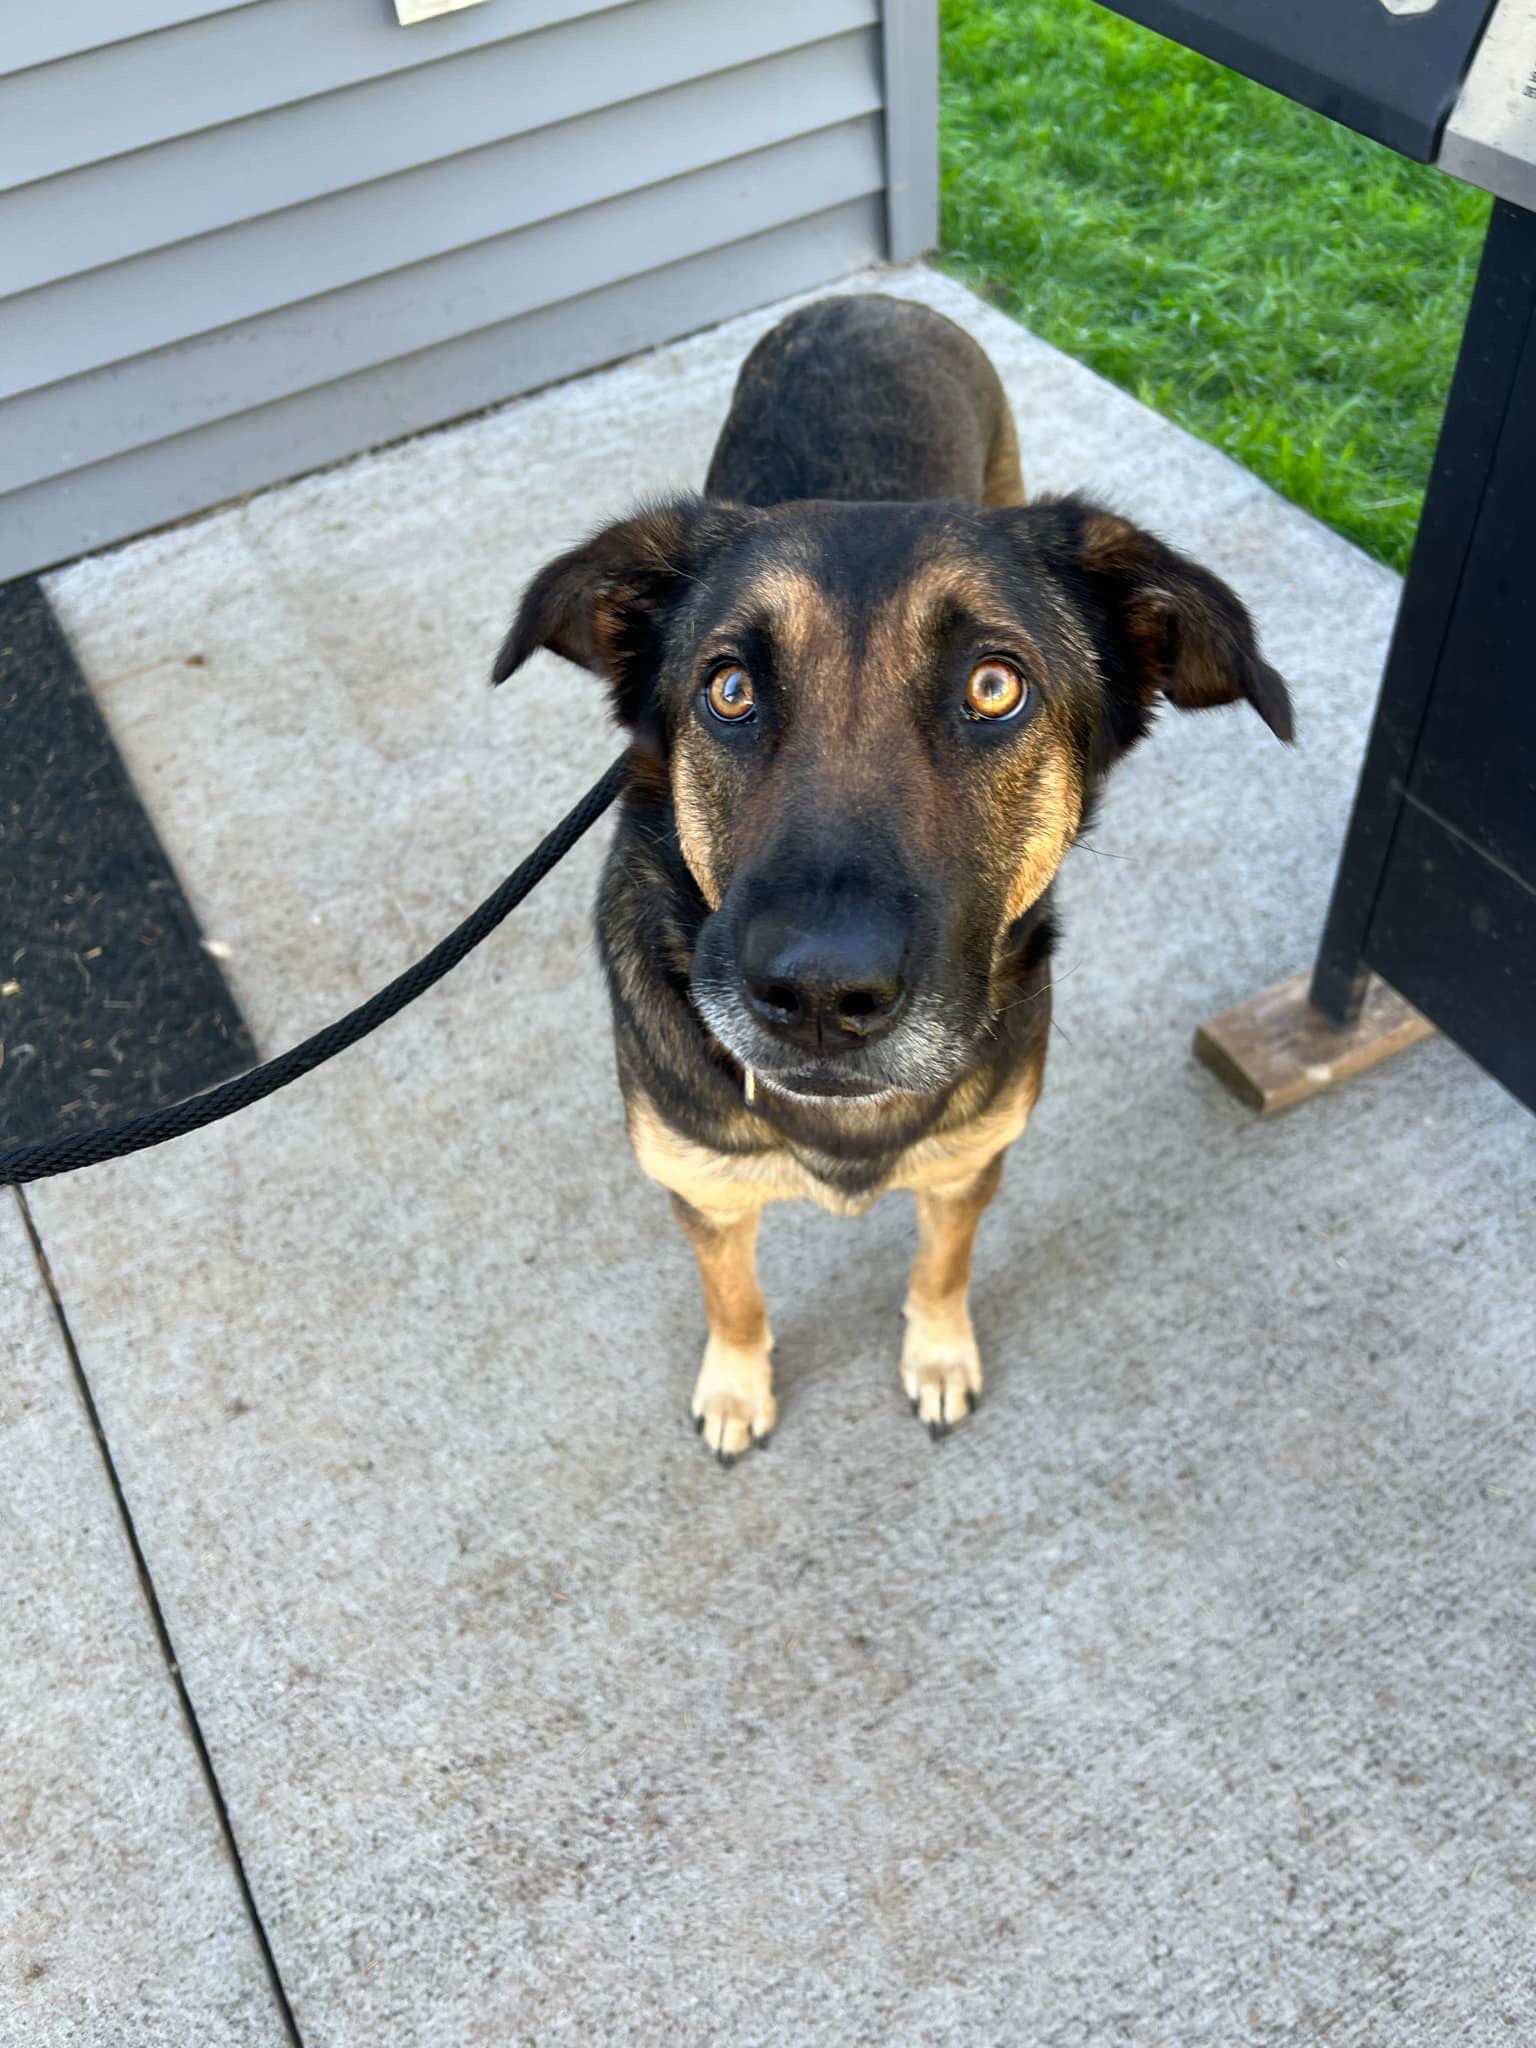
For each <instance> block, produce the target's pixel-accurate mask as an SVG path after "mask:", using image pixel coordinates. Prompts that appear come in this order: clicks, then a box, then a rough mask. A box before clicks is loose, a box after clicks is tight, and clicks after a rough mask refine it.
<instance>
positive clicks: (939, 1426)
mask: <svg viewBox="0 0 1536 2048" xmlns="http://www.w3.org/2000/svg"><path fill="white" fill-rule="evenodd" d="M928 1434H929V1436H930V1437H931V1438H932V1439H933V1441H934V1442H935V1443H937V1442H938V1440H939V1438H940V1437H941V1436H948V1435H949V1424H948V1423H947V1422H930V1423H929V1425H928Z"/></svg>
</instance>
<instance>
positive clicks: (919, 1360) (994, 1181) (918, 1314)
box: [901, 1152, 1003, 1435]
mask: <svg viewBox="0 0 1536 2048" xmlns="http://www.w3.org/2000/svg"><path fill="white" fill-rule="evenodd" d="M1002 1177H1003V1155H1002V1153H1001V1152H998V1153H995V1154H994V1155H993V1157H992V1158H991V1159H990V1160H989V1161H988V1162H987V1164H986V1165H985V1166H983V1167H982V1168H981V1170H980V1172H979V1173H976V1174H973V1175H972V1176H971V1177H970V1178H969V1179H967V1180H962V1181H952V1182H950V1183H948V1184H947V1185H945V1186H944V1187H938V1188H928V1189H924V1190H923V1191H922V1192H920V1193H919V1195H918V1197H917V1257H916V1259H915V1260H914V1261H913V1264H912V1275H911V1278H910V1280H909V1281H908V1284H907V1299H906V1304H905V1306H904V1308H903V1310H902V1313H903V1315H904V1316H905V1317H906V1323H907V1333H906V1338H905V1340H904V1341H903V1344H902V1347H901V1383H902V1385H903V1387H905V1389H906V1392H907V1398H908V1400H909V1401H911V1403H912V1404H913V1407H914V1408H915V1410H916V1412H917V1419H918V1421H919V1422H923V1423H926V1424H927V1426H928V1428H929V1429H930V1430H931V1431H932V1432H933V1433H934V1434H935V1435H941V1434H942V1433H943V1432H944V1431H945V1430H948V1429H953V1427H954V1426H955V1424H956V1423H957V1422H963V1421H964V1420H965V1418H966V1416H967V1415H969V1414H970V1412H971V1409H972V1407H973V1406H974V1404H975V1400H976V1397H977V1395H978V1394H979V1393H980V1392H981V1380H982V1373H981V1353H980V1351H979V1350H978V1349H977V1345H976V1333H975V1331H974V1330H973V1329H972V1328H971V1310H970V1302H969V1298H968V1297H969V1294H970V1285H971V1256H972V1253H973V1252H974V1250H975V1245H976V1226H977V1225H978V1224H979V1223H980V1221H981V1218H982V1212H983V1211H984V1210H985V1208H986V1206H987V1204H988V1203H989V1202H990V1201H991V1199H992V1197H993V1196H994V1195H995V1194H996V1193H997V1188H998V1183H999V1182H1000V1181H1001V1179H1002Z"/></svg>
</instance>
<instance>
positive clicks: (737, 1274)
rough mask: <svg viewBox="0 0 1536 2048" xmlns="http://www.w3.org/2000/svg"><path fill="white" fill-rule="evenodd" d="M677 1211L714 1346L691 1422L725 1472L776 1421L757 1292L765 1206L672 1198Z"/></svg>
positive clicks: (767, 1337)
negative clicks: (720, 1205) (725, 1206)
mask: <svg viewBox="0 0 1536 2048" xmlns="http://www.w3.org/2000/svg"><path fill="white" fill-rule="evenodd" d="M672 1207H673V1209H674V1210H675V1211H676V1213H677V1220H678V1222H679V1223H680V1224H681V1225H682V1226H683V1230H684V1233H685V1234H686V1236H687V1238H688V1242H689V1243H690V1244H691V1245H692V1246H693V1252H694V1257H695V1258H696V1259H697V1260H698V1262H699V1278H700V1280H701V1281H702V1282H703V1283H704V1312H705V1314H706V1315H707V1316H708V1318H709V1341H708V1343H707V1344H706V1345H705V1346H704V1363H703V1365H702V1366H701V1367H700V1369H699V1377H698V1379H697V1381H696V1382H695V1383H694V1389H693V1404H692V1405H693V1419H694V1422H695V1424H696V1426H697V1428H698V1431H699V1434H700V1435H701V1436H702V1437H703V1439H704V1441H705V1443H706V1444H707V1445H708V1446H709V1448H710V1450H712V1451H713V1452H714V1454H715V1456H716V1457H717V1458H718V1459H719V1460H720V1462H721V1464H722V1465H729V1464H732V1463H734V1461H735V1460H736V1459H737V1458H739V1457H740V1456H741V1454H742V1452H743V1451H748V1450H750V1449H751V1448H752V1446H753V1445H754V1444H763V1443H766V1442H767V1440H768V1437H769V1434H770V1433H771V1431H772V1429H773V1424H774V1419H775V1417H776V1415H777V1413H778V1409H777V1406H776V1404H775V1402H774V1398H773V1332H772V1331H771V1330H770V1329H769V1327H768V1309H767V1305H766V1304H765V1302H764V1300H763V1291H762V1289H761V1288H760V1287H759V1286H758V1284H757V1228H758V1225H759V1224H760V1223H761V1222H762V1219H763V1212H762V1208H761V1206H760V1205H759V1206H757V1207H754V1208H750V1209H744V1210H742V1209H738V1210H731V1211H721V1210H706V1209H696V1208H695V1207H694V1206H693V1204H692V1203H691V1202H685V1201H684V1200H683V1198H682V1196H681V1195H677V1194H674V1195H673V1197H672Z"/></svg>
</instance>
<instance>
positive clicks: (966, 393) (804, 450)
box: [704, 293, 1024, 505]
mask: <svg viewBox="0 0 1536 2048" xmlns="http://www.w3.org/2000/svg"><path fill="white" fill-rule="evenodd" d="M704 488H705V491H706V493H707V494H708V495H709V496H710V497H711V498H730V499H734V500H735V501H736V502H737V503H738V504H744V505H777V504H783V503H785V502H787V501H789V500H792V499H798V498H841V499H853V500H861V501H869V500H872V499H880V498H890V499H898V500H906V501H911V500H916V499H924V498H950V499H961V500H963V501H965V502H966V503H968V504H973V505H975V504H986V505H1019V504H1022V503H1023V502H1024V484H1023V479H1022V478H1021V476H1020V474H1019V447H1018V440H1017V437H1016V435H1015V432H1014V425H1013V416H1012V414H1011V413H1010V411H1009V409H1008V399H1007V396H1006V394H1005V393H1004V390H1003V387H1002V384H1001V382H1000V381H999V379H998V375H997V372H996V371H995V370H994V369H993V367H992V365H991V363H990V362H989V361H988V360H987V357H986V355H985V353H984V352H983V350H982V349H981V348H980V347H979V346H978V345H977V343H976V342H974V341H973V340H972V339H971V337H970V335H968V334H967V333H966V332H965V330H964V329H963V328H961V327H957V326H956V325H955V323H954V322H953V321H952V320H946V319H945V318H944V316H943V314H942V313H935V312H934V311H933V309H932V308H931V307H929V306H923V305H918V304H916V303H914V302H913V301H911V300H907V299H893V298H887V297H885V296H884V295H883V294H880V293H865V294H859V295H855V296H850V297H840V298H831V299H819V300H817V301H816V303H815V304H814V305H810V306H805V307H803V308H802V309H801V310H800V311H799V312H798V313H794V314H791V315H790V317H789V318H788V319H787V320H783V321H781V322H780V323H779V325H778V326H777V327H775V328H774V329H773V330H772V332H771V333H769V334H766V335H764V337H763V339H762V340H761V341H760V342H759V343H758V344H757V346H756V348H755V349H753V351H752V353H751V354H750V355H749V356H748V357H747V360H746V362H745V363H744V364H743V365H742V370H741V375H740V376H739V377H738V379H737V381H736V391H735V396H734V397H733V399H732V402H731V411H730V417H729V418H728V419H727V420H726V423H725V426H724V428H723V429H722V430H721V434H720V439H719V441H718V442H717V443H716V446H715V454H714V460H713V461H712V462H711V464H710V468H709V475H708V477H707V479H706V480H705V485H704Z"/></svg>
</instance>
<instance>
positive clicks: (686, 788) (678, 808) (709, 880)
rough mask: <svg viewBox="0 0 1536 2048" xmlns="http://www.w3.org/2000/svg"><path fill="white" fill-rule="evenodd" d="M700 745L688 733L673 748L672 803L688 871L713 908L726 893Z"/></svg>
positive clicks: (705, 899)
mask: <svg viewBox="0 0 1536 2048" xmlns="http://www.w3.org/2000/svg"><path fill="white" fill-rule="evenodd" d="M696 746H697V741H696V740H695V739H694V737H693V735H692V734H691V733H690V734H684V735H683V736H682V737H681V738H680V739H679V740H678V742H677V745H676V746H675V747H674V748H673V750H672V806H673V810H674V811H675V813H676V816H677V839H678V844H679V846H681V848H682V850H683V859H684V860H685V861H686V862H687V863H688V872H689V873H690V874H691V875H692V876H693V879H694V880H695V881H696V882H697V883H698V885H699V893H700V895H701V896H702V897H703V898H704V901H705V902H706V903H707V904H708V905H709V907H710V909H711V910H718V909H719V908H720V904H721V901H722V898H723V896H724V893H725V892H724V891H723V890H722V888H721V887H720V877H719V873H718V871H717V869H716V867H715V855H714V847H713V844H712V834H711V831H710V803H709V793H708V778H707V776H706V775H703V774H701V773H700V772H699V766H698V763H697V762H696V760H695V748H696Z"/></svg>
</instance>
